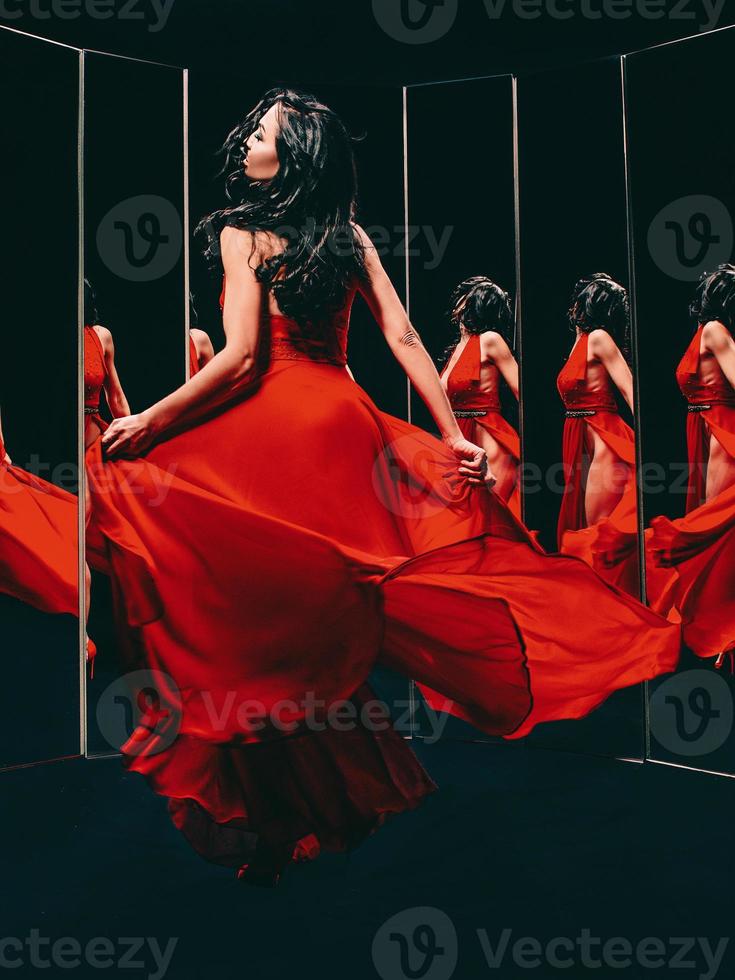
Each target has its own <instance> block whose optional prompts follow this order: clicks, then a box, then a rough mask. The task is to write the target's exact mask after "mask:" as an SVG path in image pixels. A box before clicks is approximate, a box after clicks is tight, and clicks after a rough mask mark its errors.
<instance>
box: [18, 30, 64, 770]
mask: <svg viewBox="0 0 735 980" xmlns="http://www.w3.org/2000/svg"><path fill="white" fill-rule="evenodd" d="M79 57H80V53H79V52H78V51H76V50H75V49H72V48H68V47H65V46H63V45H58V44H52V43H50V42H46V41H43V40H40V39H38V38H35V37H30V36H28V35H24V34H21V33H19V32H17V31H11V30H7V29H0V113H1V114H2V118H3V134H4V136H3V153H2V155H1V157H0V179H1V180H2V187H3V188H4V192H5V193H4V199H3V207H2V219H0V228H1V229H2V232H1V234H2V242H3V297H4V316H5V321H4V323H3V355H2V357H1V358H0V629H1V631H2V640H3V651H4V666H3V672H4V678H3V685H2V695H1V701H0V717H1V718H2V722H1V723H0V746H1V748H0V767H9V766H15V765H23V764H30V763H35V762H41V761H47V760H51V759H60V758H64V757H69V756H76V755H78V754H79V751H80V680H79V678H80V658H79V646H80V643H79V639H80V621H79V564H80V563H79V549H78V511H79V508H78V495H77V491H78V443H77V400H78V370H77V349H78V328H77V306H78V290H77V281H78V244H77V228H78V200H77V197H78V194H77V163H78V160H77V157H78V90H79Z"/></svg>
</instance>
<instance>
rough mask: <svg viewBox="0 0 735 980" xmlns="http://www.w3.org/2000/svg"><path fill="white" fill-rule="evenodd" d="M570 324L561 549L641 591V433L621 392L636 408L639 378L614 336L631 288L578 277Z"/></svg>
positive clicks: (562, 379) (621, 327) (623, 328)
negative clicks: (624, 412)
mask: <svg viewBox="0 0 735 980" xmlns="http://www.w3.org/2000/svg"><path fill="white" fill-rule="evenodd" d="M569 322H570V324H571V326H572V329H573V330H574V331H575V334H576V340H575V343H574V346H573V348H572V352H571V354H570V355H569V358H568V360H567V362H566V364H565V365H564V367H563V368H562V370H561V373H560V374H559V377H558V379H557V387H558V389H559V394H560V396H561V398H562V401H563V402H564V406H565V408H566V420H565V422H564V443H563V450H562V455H563V464H564V474H565V487H564V496H563V499H562V504H561V508H560V511H559V520H558V525H557V540H558V546H559V550H560V551H561V552H563V553H564V554H569V555H576V556H577V557H579V558H582V559H583V560H584V561H586V562H588V563H589V564H590V565H592V567H593V568H595V570H596V571H597V572H598V574H599V575H601V576H602V577H603V578H604V579H605V580H606V581H607V582H610V583H611V584H612V585H617V586H619V587H620V588H623V589H625V591H626V592H629V593H630V594H631V595H635V596H638V595H640V582H639V574H638V550H637V541H638V521H637V504H636V483H635V460H636V456H635V434H634V432H633V430H632V429H631V427H630V426H629V425H628V424H627V423H626V422H625V421H624V420H623V419H622V418H621V416H620V412H619V410H618V403H617V400H616V396H615V390H616V389H617V391H618V392H619V393H620V394H621V395H622V396H623V398H624V399H625V401H626V403H627V405H628V407H629V408H630V410H631V412H633V376H632V374H631V370H630V367H629V366H628V363H627V361H626V360H625V357H624V356H623V354H622V353H621V350H620V347H619V346H618V343H617V341H616V339H615V338H616V337H623V338H625V337H627V331H628V325H629V307H628V296H627V293H626V291H625V289H624V288H623V286H621V285H620V284H619V283H617V282H615V281H614V280H613V279H611V278H610V276H608V275H606V274H605V273H595V274H594V275H593V276H591V277H589V278H588V279H580V280H579V282H577V284H576V286H575V287H574V294H573V296H572V303H571V306H570V309H569Z"/></svg>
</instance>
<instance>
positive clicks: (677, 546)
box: [646, 324, 735, 657]
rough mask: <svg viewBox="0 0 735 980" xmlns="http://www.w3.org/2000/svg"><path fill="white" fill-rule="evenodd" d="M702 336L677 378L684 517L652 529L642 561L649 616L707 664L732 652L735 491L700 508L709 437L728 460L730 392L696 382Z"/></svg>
mask: <svg viewBox="0 0 735 980" xmlns="http://www.w3.org/2000/svg"><path fill="white" fill-rule="evenodd" d="M703 329H704V324H701V325H700V327H699V329H698V330H697V331H696V333H695V335H694V337H693V338H692V342H691V343H690V345H689V347H688V348H687V351H686V353H685V354H684V357H683V358H682V360H681V362H680V363H679V366H678V368H677V371H676V379H677V382H678V384H679V387H680V388H681V391H682V393H683V395H684V397H685V398H686V399H687V402H688V403H689V404H688V409H689V411H688V414H687V447H688V457H689V482H688V485H687V498H686V516H685V517H681V518H678V519H677V520H673V521H672V520H669V519H668V518H667V517H664V516H659V517H655V518H654V519H653V520H652V521H651V527H650V529H649V530H647V531H646V560H647V566H648V568H649V570H650V572H651V574H650V575H649V587H648V591H649V600H650V602H651V605H652V606H653V608H654V609H656V610H659V611H660V612H661V613H663V614H668V615H671V616H672V618H677V617H681V619H682V621H683V624H684V626H683V633H684V640H685V642H686V644H687V646H689V647H690V649H691V650H692V651H693V652H694V653H695V654H697V656H699V657H712V656H716V655H717V654H719V653H722V652H724V651H726V650H731V649H735V588H733V583H734V582H735V485H733V486H731V487H729V488H728V489H727V490H724V491H723V492H722V493H720V494H718V495H717V496H716V497H713V498H712V500H710V501H709V502H706V503H705V502H703V501H704V498H705V488H706V478H707V459H708V456H709V436H710V434H712V435H714V436H715V438H716V439H717V441H718V442H719V443H720V445H721V446H722V447H723V448H724V449H725V451H726V452H727V453H728V454H729V455H730V456H732V457H733V458H735V391H733V388H732V386H731V385H730V383H729V382H728V380H727V378H726V377H725V375H724V374H723V373H722V372H721V371H720V372H719V377H718V378H716V379H715V381H714V382H713V383H707V384H705V383H704V382H703V381H702V380H701V375H700V368H699V356H700V347H701V342H702V330H703ZM666 570H668V575H667V573H666Z"/></svg>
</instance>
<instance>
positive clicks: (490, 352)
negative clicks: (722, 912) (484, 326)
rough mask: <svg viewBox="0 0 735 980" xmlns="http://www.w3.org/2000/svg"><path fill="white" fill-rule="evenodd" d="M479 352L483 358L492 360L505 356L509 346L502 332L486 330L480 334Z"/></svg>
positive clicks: (508, 352)
mask: <svg viewBox="0 0 735 980" xmlns="http://www.w3.org/2000/svg"><path fill="white" fill-rule="evenodd" d="M480 352H481V355H482V358H483V360H494V359H497V358H500V357H507V356H508V354H510V347H509V346H508V343H507V341H506V339H505V337H503V335H502V334H500V333H498V331H497V330H486V331H485V332H484V333H481V334H480Z"/></svg>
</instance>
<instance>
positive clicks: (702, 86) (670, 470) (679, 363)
mask: <svg viewBox="0 0 735 980" xmlns="http://www.w3.org/2000/svg"><path fill="white" fill-rule="evenodd" d="M734 57H735V31H734V30H733V29H731V28H728V29H723V30H721V31H718V32H714V33H711V34H707V35H704V36H700V37H696V38H692V39H688V40H686V41H682V42H679V43H677V44H671V45H666V46H664V47H660V48H656V49H652V50H649V51H644V52H640V53H638V54H634V55H630V56H629V57H626V59H625V74H626V89H627V100H626V101H627V114H628V129H629V141H630V186H631V201H632V216H633V240H634V256H635V280H636V312H637V322H638V342H639V351H640V357H639V369H640V404H641V418H640V427H641V446H642V456H643V472H642V476H643V479H642V490H643V501H644V517H645V524H646V532H645V537H646V549H645V554H646V591H647V596H648V600H649V603H650V604H651V605H652V606H653V608H655V609H656V610H657V611H658V612H660V613H662V614H663V615H667V616H669V617H670V618H672V619H679V620H681V621H682V623H683V636H684V641H685V644H686V649H685V651H684V654H683V657H682V660H681V665H680V669H679V670H678V672H677V673H676V674H674V675H669V676H667V677H663V678H659V679H657V680H656V681H654V682H651V683H650V684H649V689H650V700H649V729H650V731H649V734H650V746H649V756H650V758H651V759H653V760H655V761H659V762H668V763H673V764H676V765H683V766H687V767H692V768H696V769H702V770H708V771H712V772H722V773H727V774H730V775H733V774H735V735H733V730H732V729H733V691H734V690H735V681H734V680H733V673H732V657H731V655H730V653H729V651H732V649H733V647H735V588H733V582H735V530H734V528H735V342H734V341H733V332H734V331H735V267H733V266H732V265H730V263H732V262H733V243H734V238H733V214H734V213H735V138H734V137H733V135H732V127H731V125H730V123H731V117H732V92H733V84H732V80H731V77H730V76H731V66H732V63H733V58H734ZM662 92H665V93H666V97H665V98H661V93H662ZM718 668H719V669H718Z"/></svg>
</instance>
